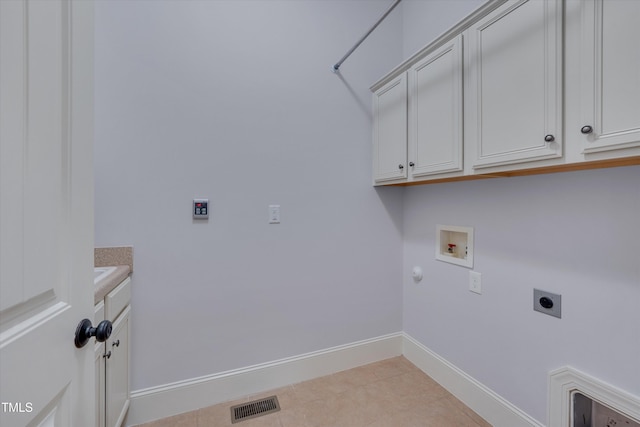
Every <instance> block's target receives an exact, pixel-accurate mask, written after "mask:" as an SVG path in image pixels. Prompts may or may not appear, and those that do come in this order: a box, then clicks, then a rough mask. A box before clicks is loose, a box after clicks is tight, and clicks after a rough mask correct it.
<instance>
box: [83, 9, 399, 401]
mask: <svg viewBox="0 0 640 427" xmlns="http://www.w3.org/2000/svg"><path fill="white" fill-rule="evenodd" d="M386 7H387V1H366V2H363V1H360V0H355V1H276V0H273V1H238V0H234V1H126V2H125V1H98V2H97V4H96V52H95V55H96V60H95V61H96V80H95V90H96V138H95V139H96V148H95V153H96V170H95V173H96V210H95V213H96V218H95V223H96V245H97V246H110V245H116V246H117V245H126V244H132V245H134V251H135V273H134V286H133V300H132V321H131V325H132V337H133V343H132V371H131V372H132V388H133V389H134V390H137V389H141V388H146V387H150V386H155V385H161V384H165V383H168V382H173V381H178V380H184V379H189V378H194V377H198V376H202V375H209V374H213V373H217V372H222V371H226V370H229V369H234V368H241V367H246V366H250V365H253V364H257V363H264V362H268V361H272V360H277V359H280V358H284V357H289V356H295V355H299V354H303V353H307V352H310V351H314V350H319V349H324V348H328V347H331V346H336V345H341V344H346V343H351V342H354V341H358V340H362V339H367V338H372V337H376V336H380V335H384V334H387V333H392V332H397V331H400V330H402V287H401V286H402V270H401V268H402V240H401V231H402V230H401V220H402V213H401V209H402V200H401V198H402V191H398V190H394V189H382V190H375V189H374V188H373V187H372V185H371V162H372V160H371V129H372V122H371V94H370V92H369V86H370V85H371V84H372V83H373V82H374V81H375V80H377V79H378V78H379V77H380V76H382V75H383V74H385V73H386V72H387V71H388V70H389V69H391V68H393V66H395V65H396V64H398V63H399V62H400V61H401V60H402V57H401V50H402V33H401V21H402V15H401V13H394V14H393V15H391V16H389V18H388V20H386V21H385V22H384V23H383V24H382V25H381V26H380V27H379V28H378V29H377V30H376V32H375V33H374V34H373V35H372V36H371V38H370V39H368V40H367V41H366V42H365V43H363V44H362V46H361V47H360V49H358V51H356V52H355V53H354V54H353V55H352V56H351V57H350V58H349V59H348V61H347V62H345V63H344V65H343V67H342V74H341V76H338V75H335V74H334V73H332V72H331V70H330V68H331V66H332V65H333V64H334V63H335V62H336V61H337V60H338V59H339V58H340V57H341V56H342V55H343V54H344V53H345V52H346V50H347V49H348V48H349V47H351V45H353V43H354V42H355V41H356V40H357V39H358V37H360V36H361V35H362V34H363V33H364V31H365V30H366V29H367V28H368V27H369V26H370V25H371V24H372V22H374V21H375V20H376V19H377V18H378V17H379V16H380V15H381V14H382V12H383V11H384V10H385V9H386ZM194 197H205V198H209V200H210V203H211V215H210V219H209V220H208V221H207V222H194V221H193V220H192V218H191V211H190V209H191V205H190V204H191V200H192V198H194ZM269 204H280V205H281V209H282V214H281V216H282V223H281V224H279V225H269V224H268V223H267V219H268V205H269Z"/></svg>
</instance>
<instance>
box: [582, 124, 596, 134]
mask: <svg viewBox="0 0 640 427" xmlns="http://www.w3.org/2000/svg"><path fill="white" fill-rule="evenodd" d="M580 132H582V133H583V134H585V135H588V134H590V133H591V132H593V128H592V127H591V126H589V125H587V126H582V128H581V129H580Z"/></svg>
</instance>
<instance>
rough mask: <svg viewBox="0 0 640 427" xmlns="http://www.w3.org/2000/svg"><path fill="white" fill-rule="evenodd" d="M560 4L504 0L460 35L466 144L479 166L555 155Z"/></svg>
mask: <svg viewBox="0 0 640 427" xmlns="http://www.w3.org/2000/svg"><path fill="white" fill-rule="evenodd" d="M562 10H563V1H556V0H518V1H514V0H511V1H508V2H506V3H505V4H503V5H501V6H500V7H499V8H498V9H496V10H494V11H493V12H492V13H490V14H489V15H487V16H485V17H483V18H482V19H480V20H479V21H478V22H476V23H474V24H473V25H471V26H470V27H469V29H468V30H467V31H466V32H465V35H466V37H465V67H466V71H467V75H466V77H467V82H466V86H465V114H466V115H465V144H467V146H468V147H469V153H470V157H471V159H470V160H471V167H472V168H473V170H474V171H476V172H475V173H484V171H483V170H481V171H478V169H482V168H487V167H493V166H501V165H510V164H515V163H523V162H530V161H537V160H543V159H552V158H559V157H562V155H563V147H562V145H563V129H562V91H563V87H562V44H563V37H562V25H563V23H562Z"/></svg>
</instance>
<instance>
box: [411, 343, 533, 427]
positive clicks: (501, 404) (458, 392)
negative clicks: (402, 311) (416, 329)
mask: <svg viewBox="0 0 640 427" xmlns="http://www.w3.org/2000/svg"><path fill="white" fill-rule="evenodd" d="M402 347H403V348H402V354H403V355H404V357H406V358H407V359H408V360H409V361H410V362H411V363H413V364H414V365H416V366H417V367H418V368H420V369H421V370H422V371H423V372H424V373H426V374H427V375H429V376H430V377H431V378H433V379H434V380H435V381H437V382H438V383H439V384H440V385H441V386H443V387H444V388H446V389H447V390H448V391H449V392H450V393H451V394H453V395H454V396H455V397H457V398H458V399H460V400H461V401H462V402H463V403H464V404H465V405H467V406H468V407H469V408H471V409H472V410H473V411H474V412H476V413H477V414H478V415H480V416H481V417H482V418H484V419H485V420H486V421H487V422H488V423H490V424H491V425H492V426H495V427H532V426H533V427H544V424H541V423H540V422H538V421H537V420H535V419H534V418H532V417H531V416H529V415H528V414H526V413H525V412H523V411H522V410H520V409H519V408H517V407H516V406H514V405H513V404H511V403H510V402H508V401H507V400H505V399H504V398H502V397H501V396H500V395H498V394H497V393H495V392H494V391H493V390H491V389H489V388H488V387H486V386H485V385H483V384H481V383H479V382H478V381H476V380H475V379H474V378H472V377H471V376H469V375H468V374H467V373H465V372H464V371H462V370H460V369H459V368H457V367H456V366H454V365H452V364H451V363H449V362H448V361H447V360H445V359H443V358H442V357H440V356H439V355H437V354H436V353H434V352H432V351H431V350H429V349H428V348H427V347H425V346H424V345H422V344H420V343H419V342H418V341H416V340H415V339H413V338H412V337H411V336H409V335H407V334H406V333H403V346H402Z"/></svg>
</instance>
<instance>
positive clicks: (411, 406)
mask: <svg viewBox="0 0 640 427" xmlns="http://www.w3.org/2000/svg"><path fill="white" fill-rule="evenodd" d="M272 395H276V396H278V401H279V403H280V408H281V410H280V411H279V412H276V413H272V414H268V415H264V416H262V417H258V418H254V419H250V420H245V421H241V422H239V423H236V424H231V411H230V408H231V406H234V405H237V404H239V403H244V402H247V401H249V400H255V399H261V398H265V397H269V396H272ZM231 426H233V427H429V426H437V427H449V426H452V427H453V426H455V427H490V425H489V424H488V423H486V421H484V420H483V419H482V418H480V417H479V416H478V415H477V414H476V413H474V412H473V411H472V410H471V409H469V408H468V407H466V406H465V405H464V404H463V403H462V402H460V401H459V400H458V399H456V398H455V397H454V396H453V395H451V394H450V393H449V392H447V391H446V390H445V389H444V388H442V387H441V386H440V385H439V384H438V383H436V382H435V381H434V380H433V379H431V378H429V377H428V376H427V375H425V374H424V373H423V372H422V371H421V370H420V369H418V368H417V367H415V366H414V365H413V364H411V362H409V361H408V360H407V359H406V358H404V357H402V356H400V357H394V358H391V359H387V360H383V361H381V362H376V363H372V364H370V365H366V366H361V367H357V368H354V369H350V370H347V371H343V372H338V373H336V374H333V375H329V376H326V377H321V378H317V379H314V380H310V381H305V382H301V383H298V384H293V385H291V386H286V387H282V388H279V389H276V390H271V391H267V392H264V393H260V394H256V395H252V396H246V397H244V398H242V399H238V400H235V401H231V402H227V403H222V404H219V405H214V406H210V407H207V408H203V409H200V410H199V411H195V412H190V413H187V414H182V415H178V416H175V417H170V418H166V419H163V420H159V421H155V422H152V423H148V424H144V427H231ZM141 427H142V426H141Z"/></svg>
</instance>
